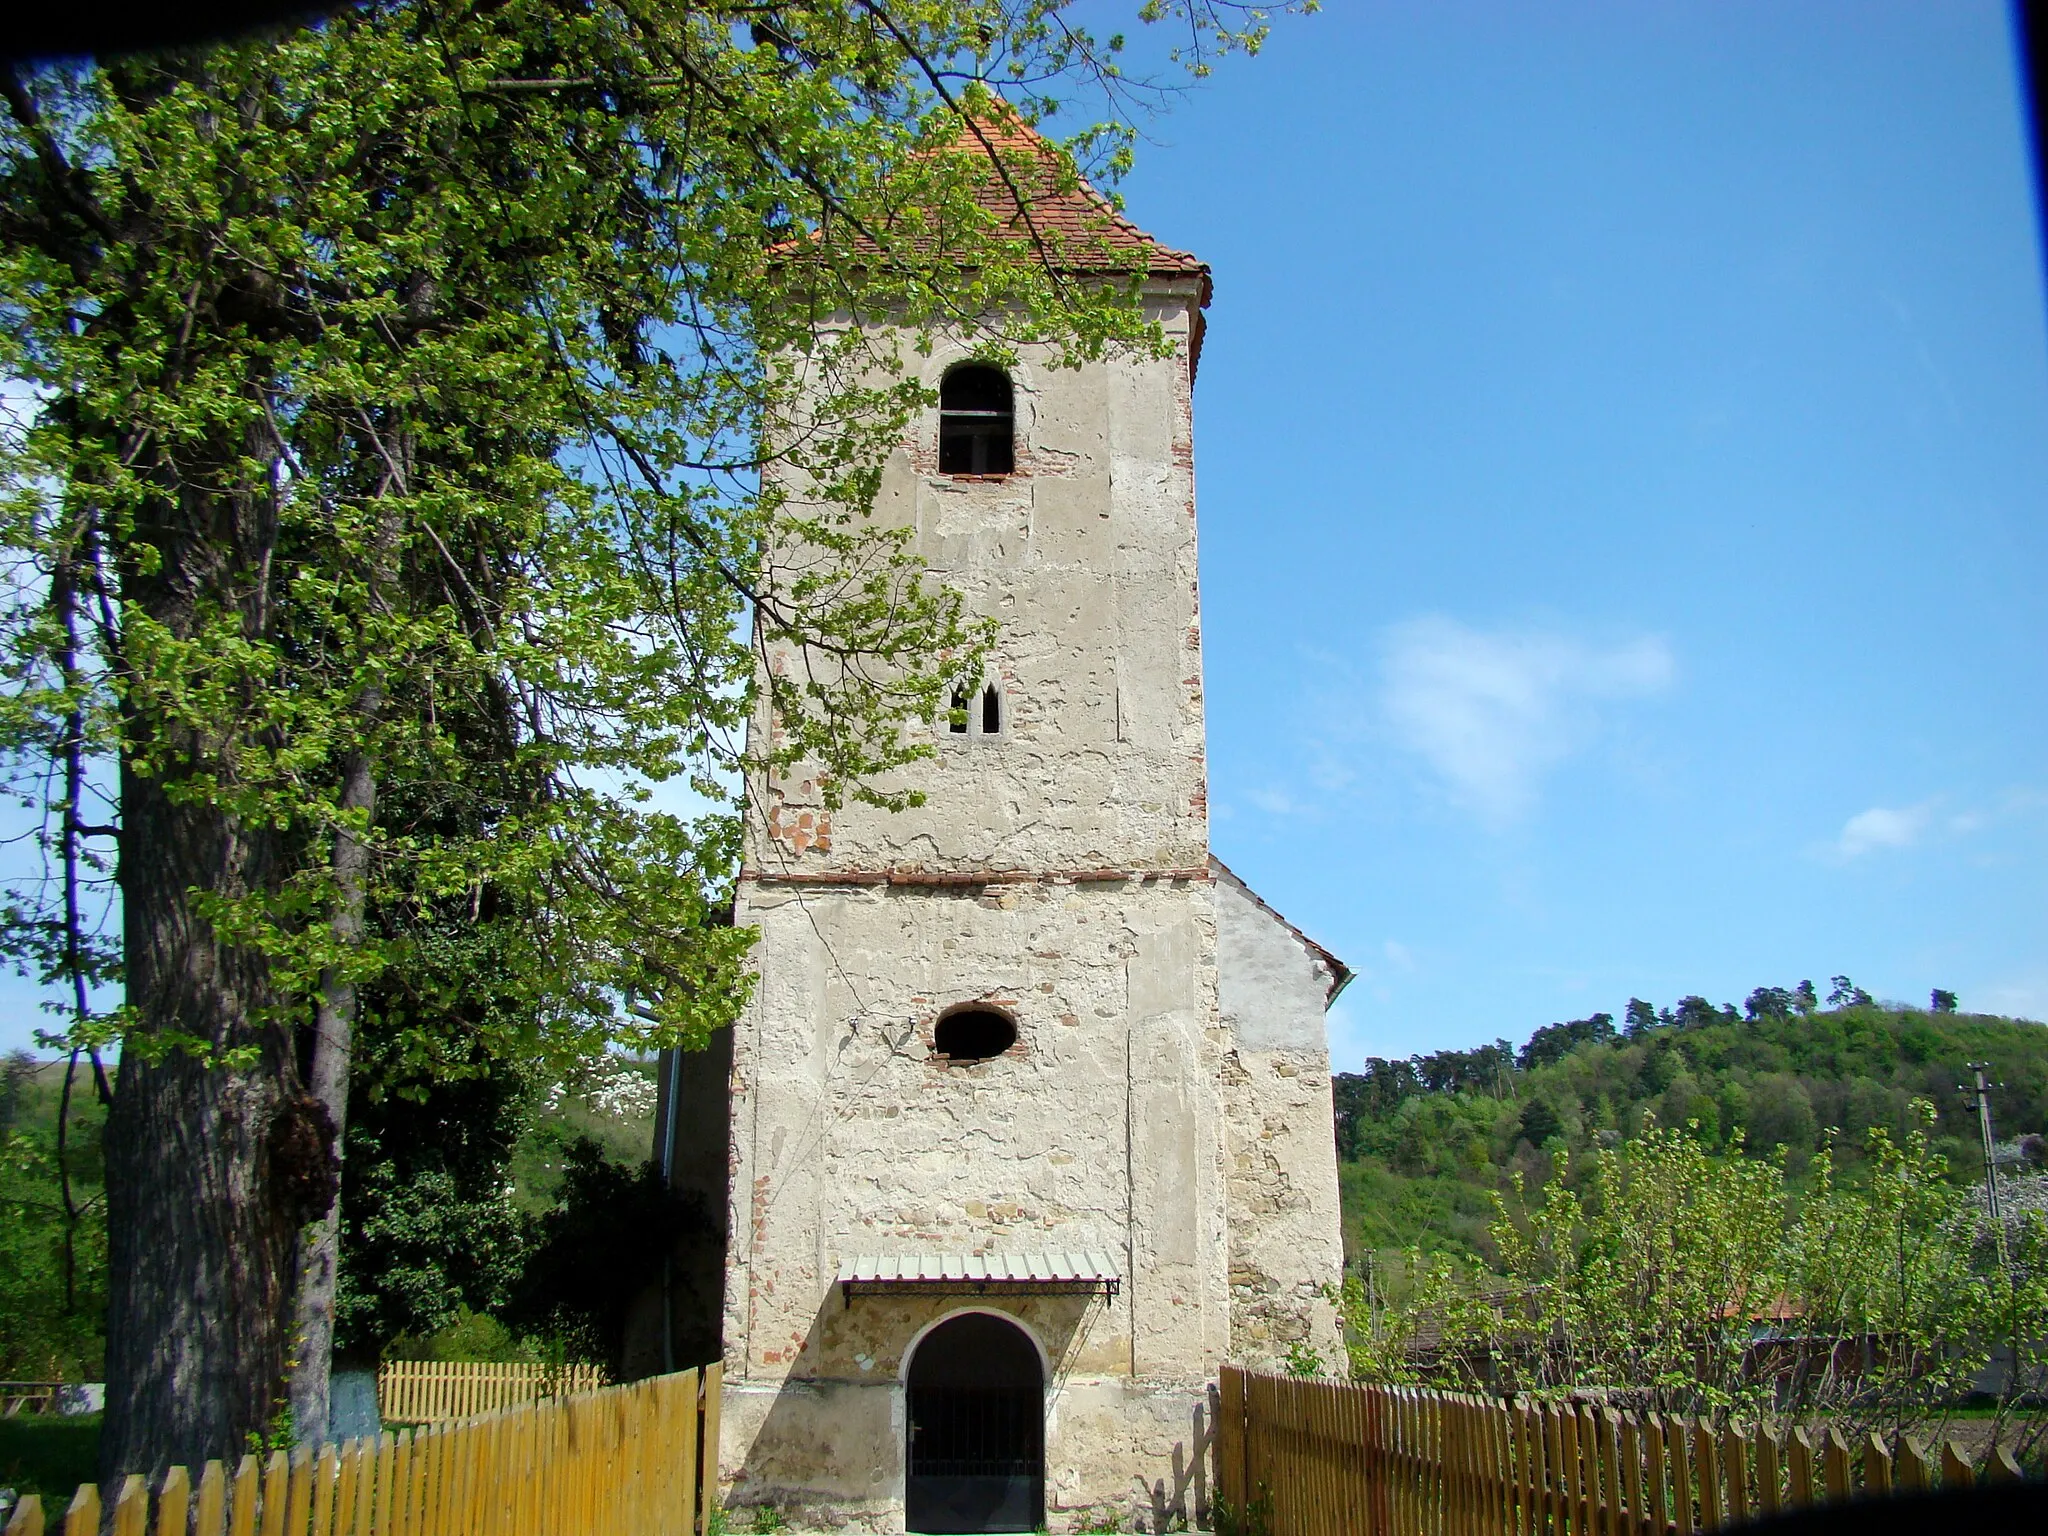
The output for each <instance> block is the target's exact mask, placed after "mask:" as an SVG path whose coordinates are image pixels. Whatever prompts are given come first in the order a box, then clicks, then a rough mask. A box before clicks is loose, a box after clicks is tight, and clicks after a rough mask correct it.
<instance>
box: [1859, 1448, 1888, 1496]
mask: <svg viewBox="0 0 2048 1536" xmlns="http://www.w3.org/2000/svg"><path fill="white" fill-rule="evenodd" d="M1863 1491H1864V1492H1865V1493H1872V1494H1876V1495H1877V1496H1878V1497H1879V1498H1889V1497H1890V1496H1891V1491H1892V1454H1891V1452H1890V1451H1888V1450H1886V1449H1885V1447H1884V1442H1883V1441H1882V1440H1880V1439H1878V1438H1877V1436H1876V1435H1874V1434H1873V1435H1865V1436H1864V1437H1863Z"/></svg>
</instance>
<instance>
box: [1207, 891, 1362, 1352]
mask: <svg viewBox="0 0 2048 1536" xmlns="http://www.w3.org/2000/svg"><path fill="white" fill-rule="evenodd" d="M1216 936H1217V942H1216V962H1217V992H1218V996H1219V999H1220V1003H1221V1016H1222V1020H1223V1025H1224V1028H1225V1030H1226V1032H1227V1035H1228V1038H1229V1047H1228V1054H1227V1057H1226V1059H1225V1063H1224V1069H1223V1078H1222V1089H1221V1091H1222V1099H1223V1104H1224V1114H1225V1120H1226V1124H1227V1128H1228V1150H1227V1153H1226V1156H1227V1158H1228V1162H1229V1227H1230V1292H1231V1337H1230V1353H1231V1356H1232V1358H1233V1359H1236V1360H1238V1361H1240V1362H1241V1363H1244V1364H1247V1365H1250V1366H1252V1367H1254V1368H1259V1367H1265V1368H1271V1367H1274V1366H1276V1365H1278V1364H1279V1363H1280V1362H1281V1360H1282V1359H1283V1357H1284V1356H1285V1354H1286V1351H1287V1348H1288V1346H1289V1345H1290V1344H1295V1343H1301V1344H1306V1345H1308V1346H1309V1347H1311V1348H1313V1349H1314V1350H1315V1351H1316V1352H1317V1353H1318V1354H1319V1355H1320V1356H1321V1357H1322V1359H1323V1362H1324V1364H1325V1365H1326V1366H1328V1367H1330V1368H1333V1369H1335V1368H1340V1367H1341V1365H1342V1362H1343V1360H1344V1354H1343V1345H1342V1335H1341V1331H1340V1329H1339V1325H1338V1322H1337V1315H1336V1308H1335V1307H1334V1306H1333V1305H1332V1303H1331V1301H1330V1298H1329V1288H1330V1287H1332V1286H1334V1285H1336V1284H1338V1283H1339V1282H1340V1281H1341V1280H1342V1277H1343V1266H1344V1247H1343V1231H1342V1224H1341V1218H1340V1215H1339V1211H1338V1196H1337V1151H1336V1140H1335V1135H1334V1132H1333V1129H1332V1116H1331V1103H1330V1051H1329V1037H1328V1033H1327V1029H1326V1025H1325V1011H1326V1009H1327V1007H1328V1001H1329V995H1330V988H1331V986H1332V984H1333V982H1334V981H1335V979H1336V978H1335V976H1334V975H1333V973H1332V970H1331V967H1330V965H1329V962H1328V960H1327V959H1326V958H1325V957H1323V956H1321V955H1319V954H1318V953H1317V952H1316V951H1315V950H1313V949H1312V948H1310V947H1309V946H1308V945H1306V944H1304V943H1303V942H1302V940H1301V937H1300V935H1298V934H1296V933H1295V932H1294V931H1293V930H1292V929H1290V928H1289V927H1288V925H1287V924H1286V923H1285V922H1283V921H1282V920H1281V919H1280V918H1279V917H1278V916H1276V915H1275V914H1274V913H1273V912H1271V911H1270V910H1268V909H1267V908H1266V907H1264V906H1262V905H1261V904H1260V903H1259V902H1258V901H1256V900H1255V899H1253V897H1252V896H1251V894H1250V893H1249V892H1248V891H1246V889H1245V888H1244V886H1243V885H1242V884H1241V883H1240V882H1239V881H1238V880H1237V879H1236V878H1235V877H1234V876H1233V875H1231V874H1230V873H1229V871H1227V870H1220V869H1219V873H1218V879H1217V882H1216Z"/></svg>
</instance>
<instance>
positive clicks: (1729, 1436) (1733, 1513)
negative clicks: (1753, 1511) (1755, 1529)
mask: <svg viewBox="0 0 2048 1536" xmlns="http://www.w3.org/2000/svg"><path fill="white" fill-rule="evenodd" d="M1721 1471H1722V1474H1723V1476H1724V1477H1725V1479H1726V1481H1727V1492H1726V1494H1725V1495H1724V1497H1725V1500H1726V1502H1725V1503H1724V1504H1723V1505H1722V1514H1721V1518H1722V1519H1723V1520H1725V1521H1726V1522H1727V1523H1728V1524H1730V1525H1746V1524H1747V1523H1748V1522H1749V1516H1750V1504H1749V1493H1750V1487H1749V1484H1750V1478H1749V1442H1748V1438H1747V1437H1746V1436H1745V1435H1744V1434H1743V1433H1742V1430H1741V1429H1740V1428H1739V1427H1738V1426H1737V1425H1735V1424H1734V1423H1733V1422H1730V1424H1729V1425H1728V1427H1727V1428H1726V1429H1724V1430H1722V1431H1721Z"/></svg>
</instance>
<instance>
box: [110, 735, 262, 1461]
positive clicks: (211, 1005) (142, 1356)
mask: <svg viewBox="0 0 2048 1536" xmlns="http://www.w3.org/2000/svg"><path fill="white" fill-rule="evenodd" d="M121 804H122V834H121V845H122V847H121V894H122V902H123V939H124V943H125V948H126V953H127V984H128V998H129V1002H130V1005H131V1006H132V1007H133V1008H134V1009H135V1010H136V1013H137V1015H138V1017H137V1021H136V1022H137V1025H138V1027H137V1029H136V1030H135V1031H134V1032H133V1033H131V1034H130V1036H129V1038H128V1043H127V1044H126V1046H125V1047H124V1049H123V1052H122V1060H121V1069H120V1078H119V1086H118V1088H117V1090H116V1092H115V1094H114V1104H113V1110H112V1113H111V1114H110V1115H109V1117H108V1121H107V1132H106V1160H107V1239H108V1251H107V1268H108V1299H107V1405H106V1419H105V1422H104V1424H103V1426H102V1428H101V1431H100V1471H101V1484H102V1486H108V1487H111V1486H114V1485H115V1481H116V1479H117V1478H118V1477H119V1476H120V1475H122V1474H125V1473H128V1472H142V1473H145V1474H147V1475H148V1476H150V1477H151V1478H152V1479H154V1478H155V1477H156V1476H158V1475H160V1474H161V1473H162V1471H163V1469H164V1468H165V1467H167V1466H172V1465H182V1466H187V1467H195V1468H196V1467H199V1466H203V1465H204V1464H205V1463H206V1462H207V1461H208V1460H210V1459H212V1458H214V1457H220V1458H224V1459H230V1460H231V1459H232V1458H233V1457H235V1456H238V1455H240V1454H241V1453H242V1452H243V1451H244V1450H245V1449H247V1446H246V1440H247V1437H248V1435H249V1433H250V1432H251V1431H252V1430H259V1429H261V1428H262V1427H263V1426H265V1425H266V1424H267V1423H268V1422H269V1421H270V1419H271V1417H272V1416H273V1414H274V1413H275V1412H276V1410H277V1408H278V1406H279V1392H280V1389H281V1387H282V1385H283V1381H284V1374H285V1354H286V1342H287V1339H286V1330H285V1318H286V1315H287V1306H288V1301H289V1284H290V1280H291V1270H290V1263H291V1255H292V1244H293V1238H294V1235H295V1232H296V1227H297V1223H296V1220H295V1215H296V1213H295V1212H294V1210H293V1209H292V1208H291V1202H289V1201H287V1200H283V1199H280V1198H279V1194H280V1190H279V1185H280V1183H286V1182H289V1175H290V1172H291V1170H290V1169H289V1168H288V1167H274V1166H273V1164H274V1163H277V1164H290V1162H291V1161H292V1155H293V1153H294V1152H295V1151H296V1147H295V1145H294V1143H295V1140H296V1138H295V1137H294V1134H293V1129H294V1128H293V1126H292V1120H293V1112H294V1107H295V1106H294V1097H295V1096H294V1095H293V1093H292V1092H291V1088H292V1085H293V1084H294V1081H295V1078H296V1073H295V1071H294V1069H293V1065H292V1060H291V1052H290V1039H289V1033H288V1031H287V1030H286V1029H285V1028H283V1027H282V1026H281V1024H280V1023H279V1022H269V1023H264V1022H260V1021H259V1015H260V1011H261V1010H263V1009H264V1007H265V1005H266V1004H267V1003H269V1002H270V1000H271V999H270V992H269V986H268V982H267V979H266V976H265V968H264V965H263V961H262V957H261V956H260V955H257V954H254V953H251V952H249V951H247V950H243V949H238V948H233V947H230V946H228V945H226V944H223V943H222V942H220V940H219V939H218V938H217V937H216V936H215V935H214V933H213V931H212V929H211V927H210V925H209V924H208V923H207V922H206V921H205V920H204V919H203V918H202V917H200V916H199V915H198V914H197V913H196V912H194V910H193V907H192V901H191V898H190V895H189V893H190V892H192V891H193V890H194V889H199V890H210V891H216V892H218V891H223V890H226V891H230V892H233V891H242V890H248V889H250V888H252V887H260V886H261V885H262V884H263V882H264V879H265V876H266V874H267V872H268V869H269V867H270V864H271V861H272V858H273V851H272V849H271V848H270V847H268V846H267V838H265V837H263V836H262V835H260V834H251V833H249V832H247V831H246V830H244V829H241V828H238V827H236V826H235V825H234V824H233V823H232V822H231V821H230V820H229V819H228V818H227V817H226V816H224V815H222V814H221V813H220V812H218V811H217V810H215V809H214V808H212V807H210V806H207V805H205V804H203V803H198V804H191V803H188V804H184V805H179V804H175V803H173V802H172V800H171V799H170V798H169V797H168V796H167V795H165V793H164V792H163V787H162V786H161V785H160V784H159V783H157V782H156V781H155V780H152V779H147V778H144V777H142V776H140V775H138V774H136V773H135V772H134V771H133V770H132V769H131V768H130V767H129V766H128V765H127V764H125V763H124V764H123V767H122V774H121ZM170 1031H176V1032H178V1033H181V1034H184V1035H187V1036H197V1037H198V1038H199V1039H200V1040H203V1041H205V1042H207V1043H208V1044H210V1045H211V1046H212V1047H214V1049H215V1052H216V1053H218V1052H219V1051H220V1050H222V1049H236V1050H238V1051H239V1052H240V1053H241V1054H242V1055H243V1057H245V1058H246V1059H229V1060H221V1059H218V1056H217V1054H216V1057H215V1059H211V1060H209V1059H206V1058H205V1057H203V1056H201V1055H199V1054H197V1053H195V1052H194V1051H192V1050H190V1049H180V1048H178V1047H176V1046H172V1047H171V1048H170V1049H168V1050H163V1051H160V1052H159V1051H156V1050H152V1049H151V1046H152V1045H154V1044H155V1043H156V1042H155V1041H154V1040H153V1039H152V1037H155V1036H161V1035H163V1034H165V1033H166V1032H170ZM152 1057H155V1059H151V1058H152ZM279 1153H282V1154H284V1155H283V1156H282V1157H280V1156H278V1155H277V1154H279ZM280 1175H284V1177H282V1178H281V1177H280Z"/></svg>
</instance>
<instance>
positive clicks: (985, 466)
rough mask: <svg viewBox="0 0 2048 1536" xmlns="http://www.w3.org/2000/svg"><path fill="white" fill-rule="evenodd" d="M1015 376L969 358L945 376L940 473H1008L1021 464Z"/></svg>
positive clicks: (941, 398)
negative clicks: (1016, 449)
mask: <svg viewBox="0 0 2048 1536" xmlns="http://www.w3.org/2000/svg"><path fill="white" fill-rule="evenodd" d="M1015 421H1016V409H1015V403H1014V397H1013V395H1012V392H1011V389H1010V380H1009V376H1008V375H1007V374H1005V373H1004V372H1003V371H1002V369H1000V368H991V367H989V366H988V365H987V364H986V363H966V364H963V365H962V366H960V367H958V368H955V369H954V370H953V371H952V372H951V373H948V374H947V375H946V376H945V378H943V379H942V380H940V381H939V473H940V474H942V475H1007V474H1008V473H1010V471H1011V469H1012V468H1014V467H1015V463H1016V458H1015V453H1014V449H1013V441H1014V437H1013V434H1014V429H1015Z"/></svg>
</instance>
